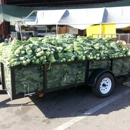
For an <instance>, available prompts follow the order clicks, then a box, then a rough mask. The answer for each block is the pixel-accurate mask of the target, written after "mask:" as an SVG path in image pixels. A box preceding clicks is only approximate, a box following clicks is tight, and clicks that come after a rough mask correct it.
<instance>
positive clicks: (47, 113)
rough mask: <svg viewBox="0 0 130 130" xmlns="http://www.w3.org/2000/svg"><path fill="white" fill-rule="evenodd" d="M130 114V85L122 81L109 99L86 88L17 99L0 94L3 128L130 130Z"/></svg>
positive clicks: (32, 129) (33, 129)
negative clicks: (98, 95) (125, 84)
mask: <svg viewBox="0 0 130 130" xmlns="http://www.w3.org/2000/svg"><path fill="white" fill-rule="evenodd" d="M129 117H130V87H127V86H124V85H122V84H121V83H117V84H116V87H115V89H114V92H113V93H112V94H111V95H110V96H109V97H107V98H97V97H96V96H95V95H94V94H93V93H92V91H91V89H87V88H86V87H78V88H76V89H74V88H73V89H68V90H62V91H58V92H53V93H49V94H47V95H45V96H44V97H43V98H38V97H25V98H22V99H17V100H13V101H11V100H10V99H9V96H8V95H7V94H3V95H0V130H15V129H19V130H26V129H28V130H129V129H130V123H129V122H130V118H129Z"/></svg>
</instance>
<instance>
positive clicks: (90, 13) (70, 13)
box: [23, 8, 106, 29]
mask: <svg viewBox="0 0 130 130" xmlns="http://www.w3.org/2000/svg"><path fill="white" fill-rule="evenodd" d="M104 11H105V8H98V9H67V10H47V11H46V10H45V11H33V12H32V13H31V14H33V13H34V12H37V15H36V19H35V21H34V22H26V19H27V18H26V19H25V20H24V21H23V22H24V24H26V25H35V26H40V25H68V26H71V27H74V28H78V29H86V27H87V26H90V25H92V24H100V23H102V22H105V21H106V19H105V17H103V16H104ZM31 14H30V15H31ZM30 15H29V16H30ZM29 16H28V17H29ZM97 16H98V17H97Z"/></svg>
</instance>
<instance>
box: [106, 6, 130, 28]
mask: <svg viewBox="0 0 130 130" xmlns="http://www.w3.org/2000/svg"><path fill="white" fill-rule="evenodd" d="M105 12H106V13H105V14H106V16H104V17H107V18H106V19H107V20H106V23H115V24H116V28H124V27H127V26H129V25H130V13H129V12H130V6H126V7H109V8H106V10H105Z"/></svg>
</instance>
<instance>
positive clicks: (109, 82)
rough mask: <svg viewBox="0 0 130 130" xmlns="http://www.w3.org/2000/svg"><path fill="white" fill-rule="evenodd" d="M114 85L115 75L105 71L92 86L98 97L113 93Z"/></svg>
mask: <svg viewBox="0 0 130 130" xmlns="http://www.w3.org/2000/svg"><path fill="white" fill-rule="evenodd" d="M114 86H115V80H114V77H113V75H112V74H110V73H104V74H102V75H101V76H100V77H99V78H98V79H97V82H96V85H95V86H93V87H92V90H93V93H94V94H95V95H96V96H97V97H107V96H109V95H110V94H111V93H112V91H113V89H114Z"/></svg>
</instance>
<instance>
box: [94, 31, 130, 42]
mask: <svg viewBox="0 0 130 130" xmlns="http://www.w3.org/2000/svg"><path fill="white" fill-rule="evenodd" d="M92 36H93V37H94V36H96V37H97V38H107V37H109V38H113V39H114V40H123V41H125V42H126V43H130V33H117V34H93V35H92Z"/></svg>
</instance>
